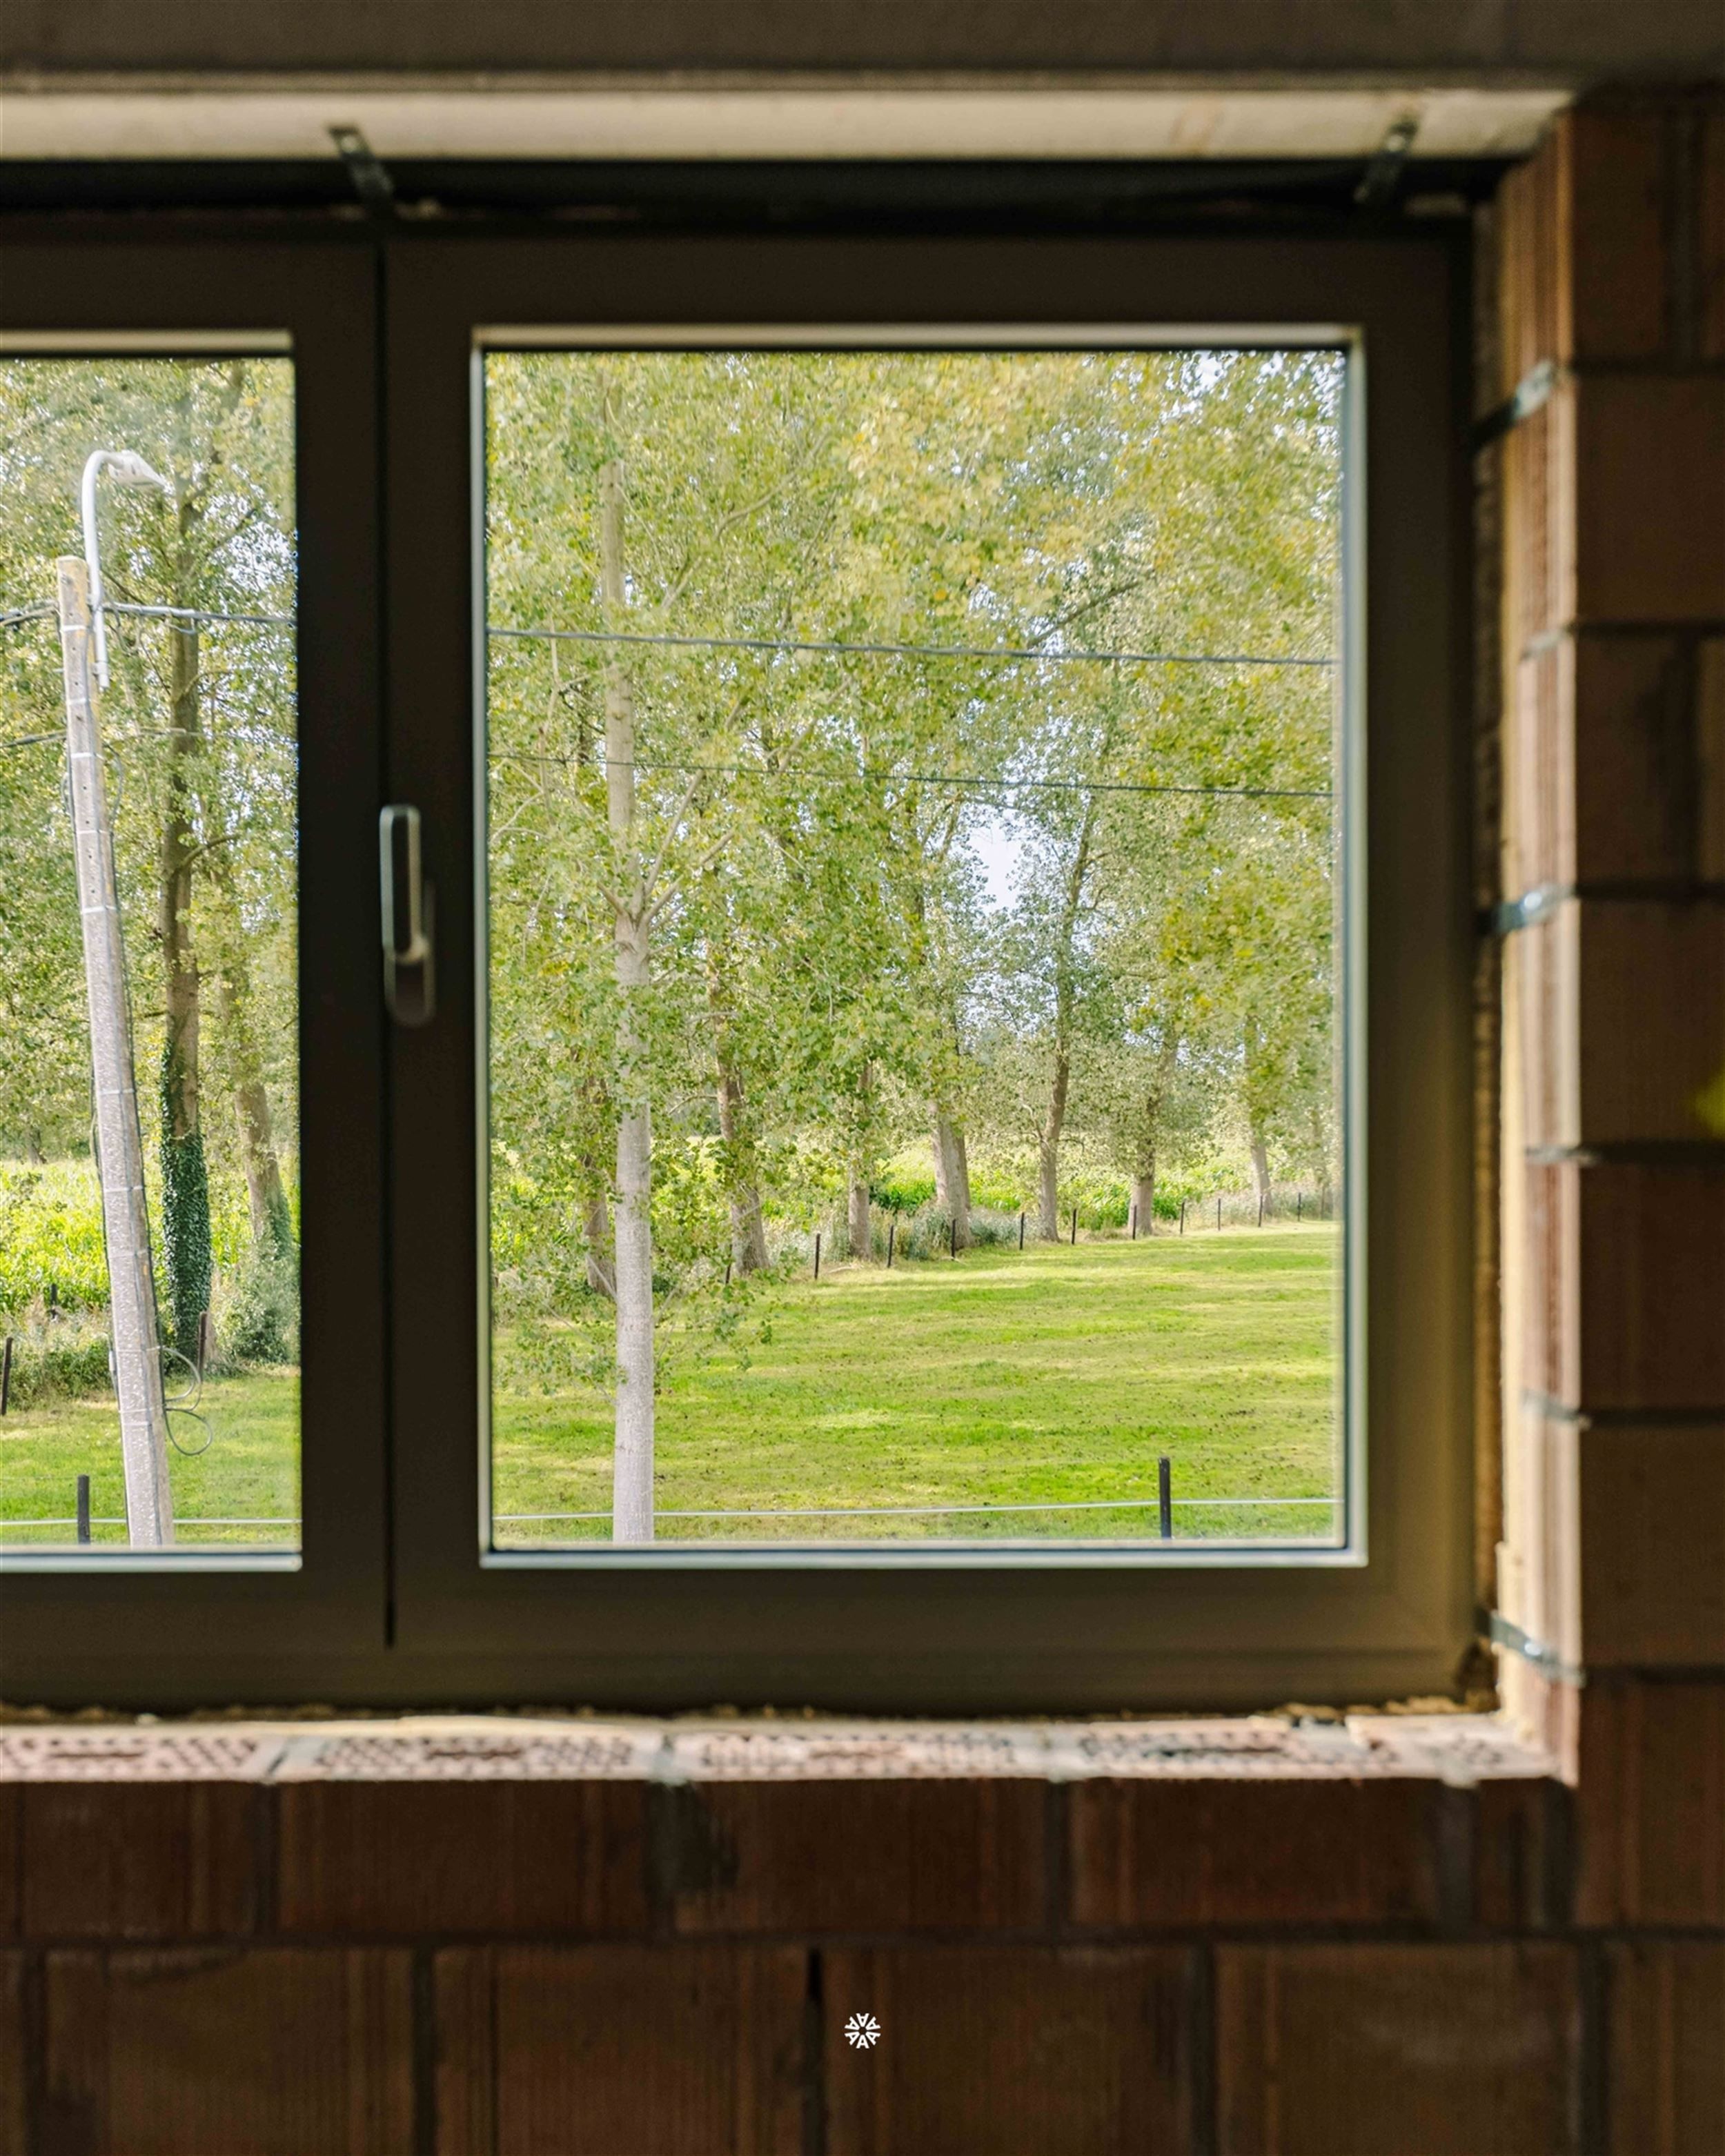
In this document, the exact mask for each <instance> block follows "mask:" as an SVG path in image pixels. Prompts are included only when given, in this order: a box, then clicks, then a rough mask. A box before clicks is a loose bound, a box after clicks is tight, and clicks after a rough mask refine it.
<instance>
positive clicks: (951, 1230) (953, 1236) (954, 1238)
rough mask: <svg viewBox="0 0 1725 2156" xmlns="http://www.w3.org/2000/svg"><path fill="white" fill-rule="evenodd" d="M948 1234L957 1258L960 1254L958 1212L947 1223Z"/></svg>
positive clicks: (953, 1252) (953, 1253)
mask: <svg viewBox="0 0 1725 2156" xmlns="http://www.w3.org/2000/svg"><path fill="white" fill-rule="evenodd" d="M947 1237H948V1239H949V1240H950V1243H951V1245H952V1255H953V1256H954V1257H955V1258H956V1257H957V1255H958V1215H957V1214H956V1213H955V1214H953V1215H952V1219H950V1220H949V1221H948V1222H947Z"/></svg>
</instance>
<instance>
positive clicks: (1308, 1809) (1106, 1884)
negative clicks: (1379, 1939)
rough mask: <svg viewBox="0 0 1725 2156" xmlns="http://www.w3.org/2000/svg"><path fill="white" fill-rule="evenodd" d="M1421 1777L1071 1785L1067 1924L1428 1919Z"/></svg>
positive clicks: (1430, 1811) (1429, 1851)
mask: <svg viewBox="0 0 1725 2156" xmlns="http://www.w3.org/2000/svg"><path fill="white" fill-rule="evenodd" d="M1439 1801H1440V1793H1439V1792H1438V1791H1437V1790H1436V1789H1434V1788H1433V1786H1432V1785H1430V1784H1426V1783H1423V1782H1390V1781H1385V1782H1295V1781H1284V1782H1271V1781H1263V1782H1249V1781H1242V1782H1224V1781H1191V1782H1172V1781H1170V1782H1150V1781H1146V1782H1105V1781H1094V1782H1078V1783H1075V1784H1073V1785H1072V1787H1071V1789H1070V1792H1069V1793H1068V1798H1067V1802H1068V1805H1069V1808H1070V1809H1069V1814H1068V1817H1069V1820H1070V1882H1071V1883H1070V1918H1071V1921H1072V1922H1074V1923H1075V1924H1081V1925H1086V1926H1091V1927H1096V1928H1108V1929H1113V1928H1137V1927H1141V1926H1145V1925H1155V1924H1180V1925H1189V1924H1278V1923H1373V1922H1387V1921H1391V1920H1394V1921H1398V1922H1408V1921H1414V1922H1429V1921H1431V1920H1432V1919H1434V1918H1435V1917H1436V1915H1437V1913H1438V1882H1437V1876H1436V1867H1435V1855H1434V1840H1433V1829H1434V1825H1435V1818H1434V1806H1435V1804H1437V1803H1438V1802H1439Z"/></svg>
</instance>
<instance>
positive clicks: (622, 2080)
mask: <svg viewBox="0 0 1725 2156" xmlns="http://www.w3.org/2000/svg"><path fill="white" fill-rule="evenodd" d="M808 1989H809V1982H808V1956H807V1954H806V1953H805V1952H804V1951H803V1949H801V1948H794V1947H764V1948H749V1947H741V1946H730V1945H721V1944H717V1943H712V1944H706V1945H701V1946H672V1947H640V1946H621V1945H618V1946H607V1947H603V1948H597V1947H595V1948H508V1947H499V1948H471V1949H468V1948H452V1949H450V1950H449V1951H448V1952H446V1953H440V1954H439V1956H438V1957H437V1961H436V1970H435V1997H436V2020H437V2061H438V2063H437V2069H436V2076H435V2078H436V2100H437V2143H436V2145H437V2151H438V2156H624V2152H625V2151H634V2150H638V2149H639V2150H640V2151H642V2152H646V2151H648V2150H650V2151H652V2152H653V2156H724V2152H726V2151H731V2152H735V2156H773V2152H776V2151H783V2152H784V2156H793V2152H795V2151H797V2150H799V2149H800V2148H802V2146H803V2113H804V2103H805V2082H806V2078H807V2076H806V2074H805V2064H806V2056H805V2055H806V2050H807V2046H808V2042H809V2033H808V2030H807V2028H806V2020H807V1999H808Z"/></svg>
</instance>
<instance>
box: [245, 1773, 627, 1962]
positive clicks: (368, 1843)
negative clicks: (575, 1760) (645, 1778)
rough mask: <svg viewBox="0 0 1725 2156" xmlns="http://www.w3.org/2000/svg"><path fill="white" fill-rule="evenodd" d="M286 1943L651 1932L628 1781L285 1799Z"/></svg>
mask: <svg viewBox="0 0 1725 2156" xmlns="http://www.w3.org/2000/svg"><path fill="white" fill-rule="evenodd" d="M279 1794H280V1805H281V1811H280V1865H279V1878H280V1886H279V1890H278V1891H279V1894H280V1927H281V1929H282V1930H283V1931H284V1932H290V1933H292V1932H312V1933H337V1934H341V1933H362V1934H363V1933H372V1934H382V1935H385V1936H390V1935H393V1936H402V1935H407V1934H412V1933H424V1932H431V1933H444V1934H445V1935H447V1934H449V1933H463V1932H490V1933H511V1932H540V1933H545V1932H572V1933H623V1932H644V1930H645V1929H646V1928H647V1923H648V1910H647V1894H646V1877H645V1846H646V1845H645V1840H644V1833H643V1827H644V1787H643V1785H642V1784H639V1783H634V1782H555V1781H516V1782H504V1781H496V1782H417V1783H416V1782H301V1783H286V1784H283V1785H282V1786H281V1788H280V1792H279Z"/></svg>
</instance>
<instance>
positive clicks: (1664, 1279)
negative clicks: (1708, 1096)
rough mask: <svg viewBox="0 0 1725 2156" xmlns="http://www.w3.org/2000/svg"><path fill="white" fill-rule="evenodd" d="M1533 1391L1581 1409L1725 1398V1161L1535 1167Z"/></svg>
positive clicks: (1530, 1197)
mask: <svg viewBox="0 0 1725 2156" xmlns="http://www.w3.org/2000/svg"><path fill="white" fill-rule="evenodd" d="M1523 1173H1524V1174H1525V1176H1526V1178H1527V1179H1526V1185H1525V1188H1526V1194H1527V1227H1526V1251H1525V1260H1526V1262H1525V1281H1524V1286H1523V1292H1522V1309H1523V1317H1524V1335H1523V1352H1522V1379H1523V1383H1526V1384H1527V1385H1528V1386H1530V1387H1532V1389H1534V1390H1535V1391H1537V1392H1541V1393H1544V1394H1548V1396H1549V1397H1551V1398H1552V1399H1557V1400H1559V1401H1562V1402H1563V1404H1565V1405H1567V1406H1568V1407H1571V1408H1579V1409H1594V1410H1604V1409H1610V1410H1619V1409H1637V1408H1640V1409H1661V1410H1663V1409H1681V1410H1684V1411H1698V1412H1701V1413H1703V1414H1706V1413H1709V1412H1712V1411H1715V1410H1717V1409H1718V1408H1719V1407H1720V1405H1721V1404H1722V1403H1725V1323H1722V1322H1720V1315H1719V1314H1720V1312H1721V1311H1725V1167H1721V1166H1719V1165H1718V1164H1717V1163H1708V1162H1707V1161H1705V1160H1697V1161H1692V1162H1683V1161H1681V1160H1679V1161H1676V1162H1673V1163H1671V1164H1669V1165H1666V1164H1663V1163H1657V1164H1655V1163H1635V1162H1625V1161H1594V1162H1589V1163H1582V1162H1579V1161H1577V1160H1573V1159H1572V1160H1561V1161H1557V1162H1535V1163H1532V1164H1530V1165H1529V1166H1528V1167H1527V1168H1525V1169H1524V1171H1523Z"/></svg>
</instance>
